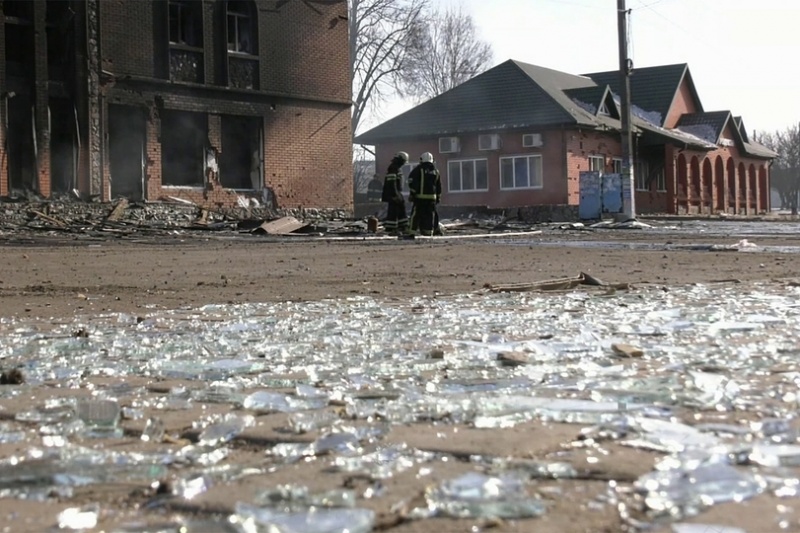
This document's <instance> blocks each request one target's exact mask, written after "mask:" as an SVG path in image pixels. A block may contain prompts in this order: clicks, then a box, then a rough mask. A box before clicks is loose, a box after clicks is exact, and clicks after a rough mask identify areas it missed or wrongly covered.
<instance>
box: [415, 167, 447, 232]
mask: <svg viewBox="0 0 800 533" xmlns="http://www.w3.org/2000/svg"><path fill="white" fill-rule="evenodd" d="M408 190H409V198H410V199H411V201H412V202H413V203H414V207H413V208H412V209H411V228H410V234H411V235H414V234H416V233H419V234H420V235H436V234H438V233H439V232H438V229H439V228H438V226H439V214H438V213H437V212H436V205H437V204H438V203H439V200H440V199H441V197H442V180H441V178H440V176H439V171H438V170H437V169H436V165H435V164H434V163H433V154H431V153H430V152H425V153H424V154H422V155H421V156H420V157H419V165H417V166H416V167H414V170H412V171H411V174H410V175H409V177H408Z"/></svg>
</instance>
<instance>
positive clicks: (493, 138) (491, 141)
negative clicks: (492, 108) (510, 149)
mask: <svg viewBox="0 0 800 533" xmlns="http://www.w3.org/2000/svg"><path fill="white" fill-rule="evenodd" d="M499 148H500V136H499V135H498V134H496V133H492V134H487V135H478V150H498V149H499Z"/></svg>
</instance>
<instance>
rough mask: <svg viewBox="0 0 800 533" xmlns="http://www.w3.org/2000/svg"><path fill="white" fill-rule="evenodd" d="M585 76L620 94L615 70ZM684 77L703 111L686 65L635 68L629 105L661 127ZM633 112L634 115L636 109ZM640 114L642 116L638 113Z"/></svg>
mask: <svg viewBox="0 0 800 533" xmlns="http://www.w3.org/2000/svg"><path fill="white" fill-rule="evenodd" d="M585 76H588V77H589V78H591V79H593V80H594V81H595V82H596V83H597V84H598V85H608V86H609V87H611V90H612V91H613V92H614V93H615V94H617V95H619V94H622V81H621V80H620V74H619V71H618V70H611V71H608V72H594V73H592V74H585ZM687 76H688V78H689V82H690V83H689V86H690V89H691V91H692V93H693V95H694V97H695V99H696V101H697V104H698V107H699V109H700V111H702V110H703V109H702V105H700V98H699V97H698V96H697V90H696V89H695V87H694V83H693V82H692V81H691V74H689V66H688V65H687V64H686V63H680V64H676V65H661V66H657V67H644V68H636V69H634V70H633V73H632V74H631V77H630V83H631V102H632V103H633V105H634V106H635V107H638V108H639V109H640V110H644V111H645V112H647V116H646V120H649V121H650V122H653V123H654V124H656V125H657V126H663V125H664V121H665V120H666V119H667V113H669V109H670V107H672V101H673V100H674V99H675V95H676V94H677V93H678V87H680V84H681V81H683V79H684V77H687ZM634 113H635V114H636V110H634ZM639 114H640V115H641V113H639ZM654 114H655V115H654Z"/></svg>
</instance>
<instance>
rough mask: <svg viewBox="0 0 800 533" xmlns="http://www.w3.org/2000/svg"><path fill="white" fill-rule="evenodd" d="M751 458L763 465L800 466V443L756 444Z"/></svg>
mask: <svg viewBox="0 0 800 533" xmlns="http://www.w3.org/2000/svg"><path fill="white" fill-rule="evenodd" d="M750 460H751V461H752V462H754V463H756V464H759V465H762V466H772V467H777V466H800V445H797V444H756V445H755V446H753V451H752V452H751V453H750Z"/></svg>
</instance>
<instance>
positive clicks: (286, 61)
mask: <svg viewBox="0 0 800 533" xmlns="http://www.w3.org/2000/svg"><path fill="white" fill-rule="evenodd" d="M1 5H2V18H3V24H2V25H0V28H2V32H3V35H2V36H0V46H2V51H3V53H2V56H0V57H2V61H0V116H1V118H2V127H0V196H6V195H10V194H24V193H25V192H26V191H29V192H34V193H37V194H38V195H41V196H43V197H52V196H54V195H55V196H57V195H59V194H74V192H77V193H78V194H80V195H81V196H82V197H84V198H90V197H91V198H98V199H100V200H102V201H109V200H113V199H115V198H120V197H125V198H128V199H130V200H158V199H160V198H164V197H172V198H182V199H186V200H191V201H193V202H196V203H198V204H204V205H212V206H213V205H220V206H222V205H232V204H236V203H237V202H239V201H240V200H241V199H242V198H257V199H258V200H259V201H266V202H271V203H273V205H277V206H279V207H285V208H290V207H301V206H302V207H320V208H327V207H338V208H342V207H344V208H351V207H352V144H351V134H350V99H351V88H350V80H349V74H348V72H349V58H348V35H347V20H346V16H347V7H346V2H345V0H341V1H340V2H336V1H326V2H312V3H308V2H304V1H301V0H288V1H287V0H227V1H226V0H149V1H147V0H137V1H132V0H131V1H115V2H111V1H104V0H4V1H2V4H1Z"/></svg>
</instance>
